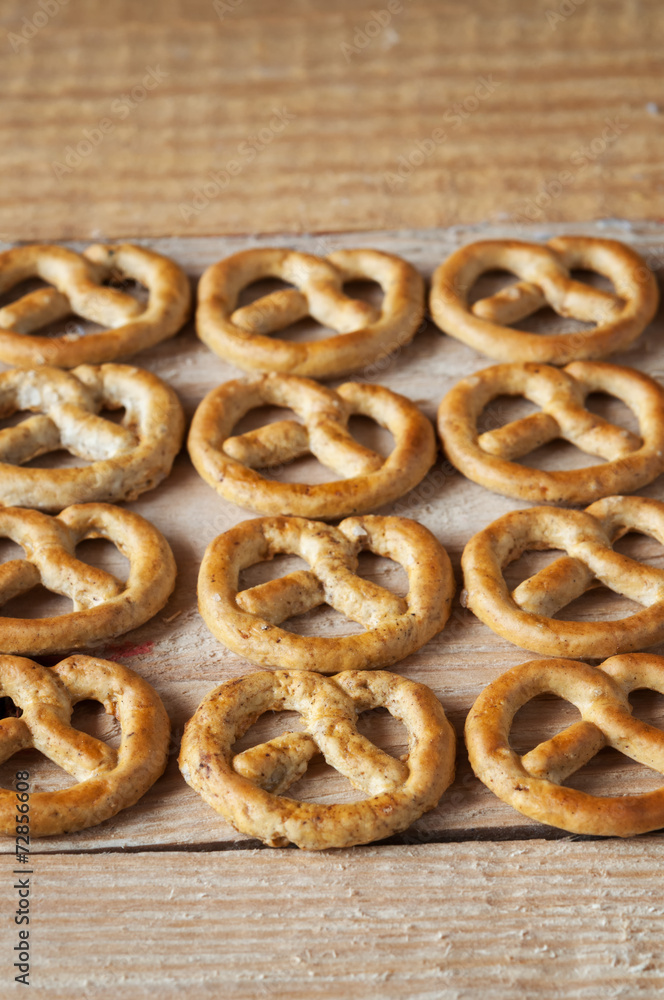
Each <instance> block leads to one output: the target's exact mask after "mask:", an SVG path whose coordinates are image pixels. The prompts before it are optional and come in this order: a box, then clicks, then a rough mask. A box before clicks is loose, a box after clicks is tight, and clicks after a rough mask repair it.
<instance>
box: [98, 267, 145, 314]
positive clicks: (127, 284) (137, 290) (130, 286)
mask: <svg viewBox="0 0 664 1000" xmlns="http://www.w3.org/2000/svg"><path fill="white" fill-rule="evenodd" d="M102 285H103V286H104V287H105V288H115V289H117V290H118V291H120V292H124V294H125V295H129V296H130V297H131V298H132V299H135V300H136V302H140V303H141V305H143V306H146V307H147V305H148V301H149V298H150V291H149V289H148V287H147V285H143V284H142V283H141V282H140V281H138V280H137V279H136V278H129V277H127V276H126V275H123V274H121V273H120V271H112V272H111V274H110V275H109V277H108V278H107V279H106V280H105V281H102Z"/></svg>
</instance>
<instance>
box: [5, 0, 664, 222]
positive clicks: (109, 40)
mask: <svg viewBox="0 0 664 1000" xmlns="http://www.w3.org/2000/svg"><path fill="white" fill-rule="evenodd" d="M54 4H55V5H56V7H55V10H56V13H55V14H53V15H52V16H48V17H45V16H44V13H43V10H42V8H41V7H40V6H39V5H38V4H33V5H29V4H28V5H26V4H24V3H21V2H20V0H7V2H5V3H4V4H3V5H2V12H1V14H0V31H2V33H3V38H2V45H3V55H4V58H3V59H2V61H1V62H0V83H1V86H2V92H3V97H4V100H3V114H2V119H1V120H0V168H1V169H2V177H3V185H2V191H1V192H0V209H1V212H2V217H1V221H0V236H1V235H4V236H5V237H6V238H8V239H28V240H33V239H39V240H50V239H63V238H64V239H69V238H75V237H81V238H84V237H85V238H88V237H92V238H94V237H102V238H110V237H114V236H118V235H127V234H136V233H139V234H140V235H142V236H169V235H192V236H193V235H202V234H217V233H255V232H275V233H278V232H312V231H344V230H350V229H352V230H362V229H366V228H375V229H385V230H387V229H396V228H405V227H413V226H415V227H429V226H441V225H448V226H449V225H457V224H468V223H476V222H491V221H493V222H497V221H501V220H503V221H509V220H511V221H515V220H517V219H519V218H526V219H531V220H533V221H536V222H542V223H546V222H549V221H555V220H574V221H576V220H578V219H591V218H604V217H625V218H630V219H644V218H650V219H656V218H661V217H663V216H664V209H663V200H662V179H663V177H662V162H663V160H664V157H663V155H662V154H663V152H664V149H663V139H662V127H661V121H662V109H663V108H664V95H663V93H662V83H661V80H662V72H661V71H662V51H661V45H660V38H661V34H662V28H663V27H664V10H663V9H662V5H661V4H659V3H658V2H657V0H629V2H618V0H608V2H604V3H582V2H581V0H578V3H566V4H562V3H560V2H558V0H555V2H554V0H536V2H533V3H529V4H526V3H523V2H519V0H499V2H495V0H480V2H477V3H473V4H464V3H459V2H452V0H446V2H444V3H436V0H391V3H390V5H389V9H388V4H387V0H385V2H384V0H380V2H377V3H376V4H374V5H370V4H367V5H358V4H356V3H354V2H353V0H310V2H302V0H298V2H296V3H291V4H282V3H278V2H277V0H216V2H215V3H212V2H211V0H163V2H159V3H157V2H156V0H150V2H144V3H141V4H136V3H130V2H128V0H118V2H116V3H113V4H108V3H105V2H102V0H86V2H85V3H83V4H81V3H71V4H64V3H63V5H62V6H58V4H59V0H52V2H51V4H50V8H51V9H52V8H53V5H54ZM561 10H562V11H563V14H561V13H560V11H561ZM150 74H152V75H150ZM146 78H147V86H144V83H143V81H144V80H145V79H146ZM275 113H276V115H277V117H276V118H275ZM279 116H281V117H279Z"/></svg>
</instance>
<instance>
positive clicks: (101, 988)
mask: <svg viewBox="0 0 664 1000" xmlns="http://www.w3.org/2000/svg"><path fill="white" fill-rule="evenodd" d="M661 858H662V848H661V843H660V842H659V841H658V840H653V839H651V838H647V839H641V840H638V841H634V842H632V843H611V842H595V843H585V844H579V843H570V842H567V843H556V844H551V843H547V842H544V841H535V842H532V843H527V844H509V845H508V844H499V845H496V844H454V845H429V846H426V847H418V848H415V849H411V848H406V847H384V848H356V849H354V850H351V851H340V852H325V853H323V854H319V855H303V854H302V853H300V852H296V851H248V852H247V851H241V852H227V853H222V854H205V855H201V854H182V853H164V854H159V855H150V854H148V855H146V854H140V855H136V856H132V857H125V858H113V859H109V858H107V857H103V856H102V857H100V856H84V857H75V858H74V857H48V858H46V857H41V858H39V859H37V860H36V861H35V864H34V866H33V868H34V874H33V875H32V876H31V877H32V880H33V886H34V891H35V895H34V897H33V899H32V914H33V923H34V930H33V933H32V935H31V941H32V947H33V949H34V951H33V959H32V963H33V964H32V972H31V982H32V988H33V991H34V992H36V994H37V995H38V996H42V995H43V996H47V997H48V998H49V1000H60V998H62V1000H69V998H70V997H81V998H86V1000H106V998H108V1000H125V998H126V1000H142V998H147V997H154V996H158V997H159V998H160V1000H169V998H171V997H173V998H175V997H178V998H179V997H181V996H182V995H184V994H185V993H188V994H189V995H191V996H195V997H218V996H224V997H228V998H232V1000H258V998H262V997H273V998H274V997H280V998H284V1000H309V998H329V1000H338V998H339V997H340V996H342V995H343V996H344V997H348V998H349V1000H379V998H380V1000H383V998H385V1000H397V998H403V1000H448V998H449V1000H462V998H470V997H485V996H491V997H496V998H498V1000H512V998H514V997H515V996H527V997H541V998H546V1000H562V998H565V1000H581V998H584V1000H594V998H596V997H598V996H603V997H610V998H618V997H625V998H627V997H630V998H632V997H655V996H659V995H660V994H661V991H662V989H663V988H664V952H663V949H662V931H663V928H662V914H663V912H664V888H663V887H662V881H661V878H660V876H659V870H660V869H661ZM15 898H16V894H15V890H13V889H12V887H11V881H10V879H9V877H5V878H3V879H2V884H1V887H0V912H1V913H2V925H3V940H4V941H5V948H6V949H8V948H11V946H12V945H13V944H14V935H15V931H16V928H14V927H13V926H10V923H11V918H10V917H9V916H8V914H9V913H10V912H11V911H12V910H13V908H14V906H15ZM5 961H6V959H5ZM6 980H7V987H6V988H5V989H4V991H3V996H11V997H13V996H15V995H20V992H19V991H20V989H21V988H22V987H20V986H19V985H17V984H14V983H11V980H10V977H9V976H6Z"/></svg>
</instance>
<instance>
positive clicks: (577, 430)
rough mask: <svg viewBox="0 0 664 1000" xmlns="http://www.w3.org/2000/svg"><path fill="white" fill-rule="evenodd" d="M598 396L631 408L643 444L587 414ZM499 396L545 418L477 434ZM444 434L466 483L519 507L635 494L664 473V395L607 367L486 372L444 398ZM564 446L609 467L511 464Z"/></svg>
mask: <svg viewBox="0 0 664 1000" xmlns="http://www.w3.org/2000/svg"><path fill="white" fill-rule="evenodd" d="M593 392H605V393H609V394H610V395H611V396H615V397H617V398H618V399H620V400H622V402H623V403H625V404H626V405H627V406H629V408H630V409H631V410H632V411H633V412H634V413H635V414H636V416H637V417H638V420H639V432H640V435H641V436H640V437H637V436H636V435H635V434H632V433H631V432H630V431H628V430H625V428H623V427H617V426H616V425H615V424H611V423H609V422H608V421H606V420H603V419H602V418H601V417H599V416H598V415H597V414H596V413H591V412H590V411H589V410H587V409H586V407H585V401H586V398H587V396H589V395H590V393H593ZM501 395H512V396H514V395H518V396H525V397H526V399H529V400H530V401H531V402H533V403H536V404H537V405H538V406H540V407H541V412H539V413H533V414H531V415H530V416H528V417H524V418H523V419H521V420H514V421H512V422H511V423H509V424H506V425H505V426H504V427H499V428H498V429H496V430H491V431H488V432H487V433H485V434H478V431H477V421H478V417H479V416H480V414H481V412H482V410H483V409H484V407H485V406H486V405H487V404H488V403H489V402H490V401H491V400H493V399H495V398H496V397H497V396H501ZM438 430H439V433H440V436H441V439H442V441H443V444H444V447H445V451H446V452H447V455H448V458H449V460H450V461H451V462H452V464H453V465H455V466H456V467H457V469H459V470H460V471H461V472H462V473H463V474H464V476H467V477H468V478H469V479H472V480H473V482H475V483H479V484H480V485H481V486H484V487H486V488H487V489H490V490H493V491H494V492H495V493H502V494H503V495H505V496H510V497H518V498H519V499H521V500H533V501H536V502H539V503H542V502H543V503H563V504H585V503H589V502H590V501H591V500H597V499H598V498H600V497H605V496H609V495H611V494H615V493H631V492H632V491H633V490H637V489H639V488H640V487H641V486H645V485H646V484H647V483H651V482H652V481H653V479H656V478H657V476H659V474H660V473H661V472H662V471H664V389H662V387H661V386H660V385H659V383H657V382H655V381H654V379H651V378H648V376H647V375H644V374H642V373H641V372H637V371H635V370H634V369H631V368H620V367H618V366H617V365H610V364H606V363H605V362H597V361H594V362H593V361H577V362H574V363H573V364H571V365H567V367H566V368H563V369H559V368H553V367H549V366H546V365H535V364H512V365H496V366H495V367H493V368H485V369H484V371H481V372H477V373H476V374H475V375H471V376H469V377H468V378H466V379H463V380H462V381H461V382H459V383H458V384H457V385H455V386H454V388H453V389H452V390H451V391H450V392H449V393H448V394H447V396H445V398H444V399H443V401H442V403H441V404H440V407H439V410H438ZM558 438H562V439H563V440H565V441H570V442H571V443H572V444H574V445H576V447H577V448H579V449H581V451H584V452H586V453H588V454H592V455H599V456H601V457H602V458H604V459H606V462H604V463H603V464H601V465H590V466H587V467H586V468H585V469H564V470H561V471H557V472H548V471H545V470H543V469H530V468H525V467H524V466H522V465H519V464H518V463H516V462H514V461H512V460H513V459H515V458H520V457H522V456H523V455H526V454H528V453H529V452H531V451H534V450H535V449H536V448H539V447H541V445H543V444H547V443H548V442H549V441H554V440H556V439H558Z"/></svg>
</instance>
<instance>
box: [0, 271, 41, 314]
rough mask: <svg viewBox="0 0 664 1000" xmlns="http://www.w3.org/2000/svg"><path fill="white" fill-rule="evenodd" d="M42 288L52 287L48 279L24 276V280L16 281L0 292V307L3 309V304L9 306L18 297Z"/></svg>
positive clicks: (20, 297)
mask: <svg viewBox="0 0 664 1000" xmlns="http://www.w3.org/2000/svg"><path fill="white" fill-rule="evenodd" d="M42 288H53V285H50V284H49V283H48V281H42V279H41V278H26V279H25V280H24V281H18V282H17V283H16V284H15V285H12V287H11V288H7V289H6V290H5V291H4V292H0V309H4V308H5V306H9V305H11V304H12V302H17V301H18V299H22V298H23V296H24V295H30V294H31V293H32V292H38V291H39V290H40V289H42Z"/></svg>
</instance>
